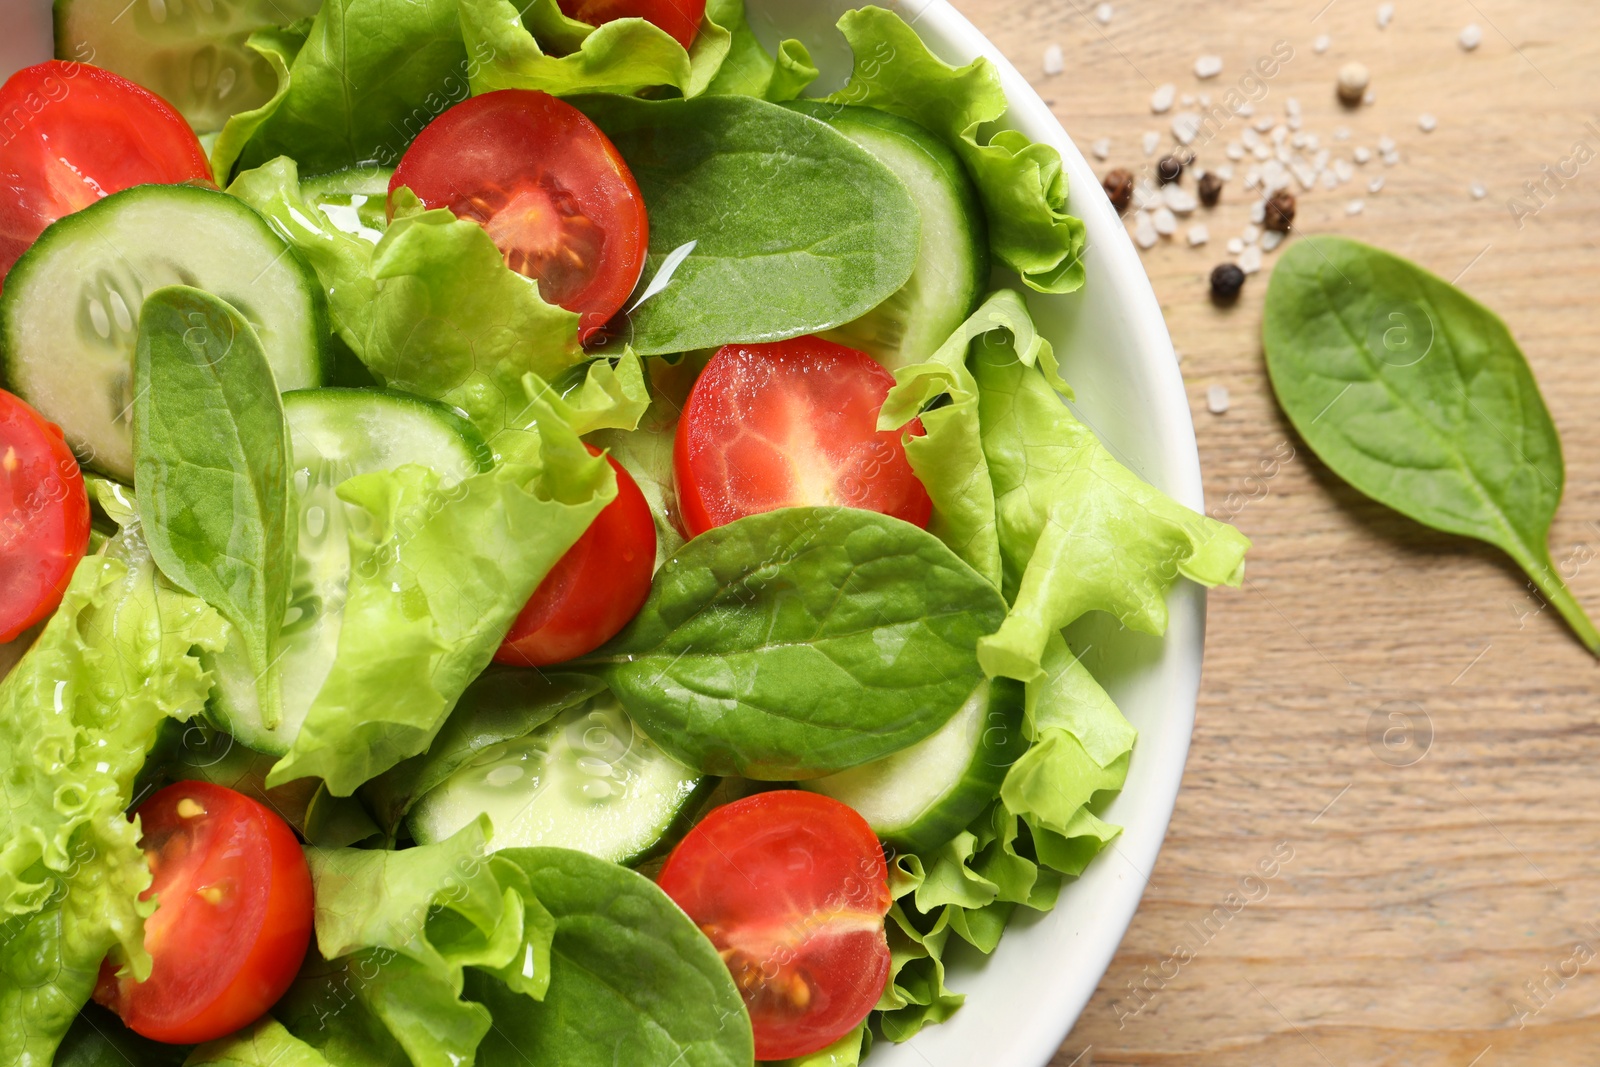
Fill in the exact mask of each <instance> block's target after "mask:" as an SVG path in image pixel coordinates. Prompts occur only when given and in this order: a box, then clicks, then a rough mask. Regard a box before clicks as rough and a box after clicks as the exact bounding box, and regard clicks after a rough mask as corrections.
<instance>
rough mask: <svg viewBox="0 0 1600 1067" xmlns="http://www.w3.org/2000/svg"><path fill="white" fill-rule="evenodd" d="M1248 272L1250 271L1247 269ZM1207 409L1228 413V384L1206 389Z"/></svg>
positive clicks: (1215, 413) (1214, 413)
mask: <svg viewBox="0 0 1600 1067" xmlns="http://www.w3.org/2000/svg"><path fill="white" fill-rule="evenodd" d="M1245 273H1246V274H1248V273H1250V272H1249V271H1245ZM1206 410H1207V411H1209V412H1211V414H1213V415H1226V414H1227V413H1228V387H1227V386H1226V385H1213V386H1212V387H1211V388H1209V389H1207V390H1206Z"/></svg>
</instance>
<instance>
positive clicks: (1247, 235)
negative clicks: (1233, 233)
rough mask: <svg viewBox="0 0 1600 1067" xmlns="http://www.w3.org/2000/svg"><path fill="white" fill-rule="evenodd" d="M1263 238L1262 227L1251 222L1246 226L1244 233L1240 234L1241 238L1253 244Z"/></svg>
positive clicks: (1246, 242) (1248, 243)
mask: <svg viewBox="0 0 1600 1067" xmlns="http://www.w3.org/2000/svg"><path fill="white" fill-rule="evenodd" d="M1260 239H1261V227H1260V226H1257V225H1255V224H1254V223H1251V224H1250V225H1249V226H1246V227H1245V228H1244V233H1242V234H1240V235H1239V240H1241V241H1243V242H1244V243H1245V244H1247V245H1253V244H1255V243H1256V242H1257V241H1258V240H1260Z"/></svg>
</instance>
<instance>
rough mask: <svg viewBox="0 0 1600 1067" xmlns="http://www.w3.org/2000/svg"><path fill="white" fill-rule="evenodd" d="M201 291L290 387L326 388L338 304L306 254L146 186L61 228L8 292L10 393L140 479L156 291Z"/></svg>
mask: <svg viewBox="0 0 1600 1067" xmlns="http://www.w3.org/2000/svg"><path fill="white" fill-rule="evenodd" d="M174 284H182V285H191V286H194V287H195V288H196V289H204V290H206V291H207V292H210V293H214V294H216V295H217V296H219V297H221V298H222V299H223V300H226V301H227V302H228V303H230V304H232V305H233V306H234V307H235V308H237V309H238V311H239V313H240V314H241V315H243V316H244V317H245V319H247V320H248V321H249V323H250V325H251V326H252V327H254V328H255V331H256V333H257V334H258V335H259V336H260V338H261V346H262V348H263V349H264V350H265V351H266V354H267V360H268V362H270V363H271V364H272V370H273V373H274V374H275V375H276V376H277V379H278V388H279V389H282V390H290V389H305V388H308V387H312V386H317V385H321V384H322V382H323V376H324V374H325V373H326V366H325V363H326V359H327V343H328V307H327V298H326V297H325V296H324V295H323V291H322V284H321V283H320V282H319V281H318V280H317V277H316V275H315V274H314V273H312V271H311V268H310V267H308V266H306V265H305V263H304V261H302V260H301V258H300V256H299V255H298V254H297V253H296V252H295V251H294V249H293V248H291V247H290V246H289V244H288V243H286V242H285V241H284V239H283V238H282V237H279V236H278V234H277V233H275V232H273V229H272V227H271V226H269V225H268V224H267V221H266V220H265V219H263V218H262V217H261V216H260V215H258V214H256V213H255V212H254V211H253V210H251V209H250V208H249V207H248V206H246V205H245V204H244V203H243V202H242V201H239V200H237V199H235V198H234V197H231V196H229V195H228V194H226V193H219V192H217V191H216V190H215V189H202V188H199V187H196V186H189V185H139V186H135V187H134V188H132V189H127V190H124V191H123V192H120V193H115V194H113V195H111V196H108V197H106V198H105V199H104V200H100V201H97V202H96V203H94V204H91V205H90V206H88V207H86V208H84V209H83V210H82V211H78V212H74V213H73V214H71V215H68V216H66V217H65V218H62V219H58V220H57V221H56V222H54V223H52V224H51V225H50V227H49V228H48V229H46V230H45V231H44V233H42V234H41V235H40V236H39V239H38V240H37V241H36V242H34V245H33V247H32V248H30V249H28V251H26V252H24V253H23V254H22V258H20V259H18V260H17V262H16V265H15V266H14V267H12V268H11V273H10V274H8V275H6V279H5V289H4V292H3V293H0V345H3V346H4V352H3V357H0V370H3V373H0V384H4V385H5V387H6V388H8V389H10V390H11V391H12V392H14V393H16V394H17V395H18V396H20V397H22V398H23V399H24V400H26V401H27V402H28V403H30V404H32V405H33V406H34V407H35V408H37V409H38V411H39V413H40V414H42V415H43V416H44V417H45V418H47V419H49V420H50V421H51V422H53V423H55V424H56V425H58V426H60V427H61V429H62V431H63V432H64V433H65V434H66V438H67V443H68V444H69V445H71V446H72V449H73V451H74V452H76V453H77V454H78V456H79V457H80V459H82V460H84V462H85V463H86V464H87V465H89V466H92V467H94V468H95V469H96V470H100V471H103V472H104V473H106V474H109V475H111V476H112V477H113V478H116V479H118V480H119V481H122V482H128V483H131V482H132V481H133V435H132V428H131V419H132V411H133V350H134V345H135V343H136V342H137V340H138V333H139V312H140V309H142V308H143V307H144V297H145V294H146V293H150V292H154V291H155V290H157V289H159V288H161V287H162V286H166V285H174Z"/></svg>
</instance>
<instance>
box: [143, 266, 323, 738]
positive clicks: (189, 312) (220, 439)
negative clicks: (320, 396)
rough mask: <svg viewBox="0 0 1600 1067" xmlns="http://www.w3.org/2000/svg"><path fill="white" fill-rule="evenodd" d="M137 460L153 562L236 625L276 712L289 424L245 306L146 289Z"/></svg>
mask: <svg viewBox="0 0 1600 1067" xmlns="http://www.w3.org/2000/svg"><path fill="white" fill-rule="evenodd" d="M133 373H134V389H135V393H134V400H133V467H134V478H135V480H136V483H137V485H138V487H139V518H140V520H141V522H142V525H143V528H144V537H145V541H146V542H147V543H148V544H149V546H150V555H151V556H152V557H153V558H154V559H155V562H156V566H157V567H159V568H160V569H161V573H162V574H164V575H166V576H167V578H168V580H170V581H171V582H172V583H173V584H174V585H176V586H177V587H178V588H180V589H182V590H184V591H185V592H187V593H190V594H192V595H194V596H197V597H199V598H200V599H201V600H204V601H205V602H206V603H207V604H210V605H211V606H212V607H214V608H215V609H216V610H217V611H218V612H219V613H221V615H222V616H223V618H225V619H227V620H228V621H229V622H230V623H232V624H233V626H234V628H235V629H237V630H238V631H239V635H240V637H241V638H242V639H243V643H244V647H245V651H246V653H247V654H248V655H249V657H250V665H251V667H252V668H253V669H254V670H255V672H256V678H257V686H258V688H259V690H260V693H261V706H262V708H263V709H264V712H263V717H264V718H266V719H268V720H269V721H268V725H269V726H271V725H273V724H274V723H275V722H276V719H277V714H278V710H277V709H278V699H277V695H278V686H279V678H278V672H277V671H276V670H275V669H274V664H273V661H272V653H273V647H274V646H275V645H276V644H277V641H278V631H279V630H280V629H281V628H282V626H283V616H284V611H285V609H286V605H287V604H288V602H289V580H290V577H291V576H292V575H293V573H294V554H295V529H294V527H293V525H292V524H291V523H290V521H289V430H288V424H287V423H286V422H285V421H284V418H283V401H282V400H281V399H280V398H279V396H278V383H277V379H276V378H274V377H273V374H272V366H271V364H269V363H268V362H267V357H266V354H265V353H264V352H263V351H262V348H261V341H260V339H259V338H258V337H257V336H256V332H255V330H254V329H253V328H252V327H251V326H250V324H249V323H248V322H246V321H245V318H244V316H243V315H241V314H239V312H238V311H236V310H234V308H233V307H232V306H231V305H229V304H228V303H226V302H225V301H223V300H221V299H219V298H217V297H215V296H212V295H211V294H210V293H204V292H201V291H200V290H198V289H191V288H188V287H187V286H181V285H174V286H169V287H168V288H165V289H158V290H156V291H155V292H154V293H152V294H150V296H149V297H148V298H146V300H145V303H144V309H143V310H142V311H141V312H140V314H139V341H138V345H137V348H136V350H135V353H134V371H133Z"/></svg>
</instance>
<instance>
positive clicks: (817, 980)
mask: <svg viewBox="0 0 1600 1067" xmlns="http://www.w3.org/2000/svg"><path fill="white" fill-rule="evenodd" d="M658 884H659V885H660V886H661V888H662V890H664V891H665V892H666V894H667V895H668V896H670V897H671V898H672V899H673V900H674V901H676V902H677V904H678V906H679V907H680V908H682V909H683V910H684V911H685V912H686V913H687V914H688V916H689V918H691V919H693V920H694V921H695V923H696V924H697V925H698V926H699V927H700V929H701V930H702V931H704V933H705V935H706V936H707V937H709V938H710V939H711V942H712V944H714V945H716V946H717V949H718V951H719V952H721V953H722V956H723V958H724V959H725V960H727V961H728V969H729V971H731V972H732V974H733V978H734V984H735V985H737V986H738V987H739V992H740V995H741V996H742V997H743V998H744V1002H745V1007H746V1008H748V1009H749V1011H750V1022H751V1025H752V1026H753V1027H754V1030H755V1044H756V1059H758V1060H781V1059H789V1058H791V1057H795V1056H805V1055H809V1054H810V1053H813V1052H816V1051H817V1050H818V1049H823V1048H826V1047H827V1046H829V1045H831V1044H832V1043H833V1042H835V1041H837V1040H839V1038H841V1037H843V1036H844V1035H845V1034H847V1033H849V1032H850V1031H851V1030H852V1029H854V1027H855V1026H856V1025H857V1024H858V1023H860V1022H861V1020H862V1019H864V1018H866V1017H867V1013H868V1012H870V1011H871V1010H872V1009H873V1007H874V1006H875V1005H876V1004H877V1003H878V998H879V996H880V995H881V994H882V993H883V988H884V986H885V984H887V982H888V980H889V941H888V937H887V935H886V933H885V931H884V923H883V919H884V916H885V915H887V914H888V911H889V905H890V902H891V899H890V896H889V878H888V869H887V867H886V865H885V863H884V859H883V848H882V846H881V845H880V844H879V843H878V839H877V837H876V836H874V835H873V833H872V828H871V827H869V826H868V825H867V821H866V820H865V819H863V818H862V817H861V816H860V815H858V814H857V813H856V812H855V811H854V810H853V809H851V808H850V807H849V806H847V805H845V804H842V803H840V802H839V801H837V800H834V799H833V798H831V797H825V796H822V795H820V794H817V793H808V792H805V791H803V790H798V789H780V790H774V791H772V792H768V793H757V794H756V795H755V796H752V797H746V798H745V799H743V800H739V801H735V802H734V803H732V804H728V805H726V806H724V807H721V808H717V809H716V810H714V811H712V812H711V814H709V815H707V816H706V817H705V819H704V820H702V821H701V822H700V824H699V825H698V826H696V827H695V828H694V829H693V830H690V831H689V833H688V834H687V835H686V836H685V837H684V839H683V841H681V842H680V843H679V844H678V847H677V848H676V849H674V850H673V852H672V855H671V856H670V857H669V858H668V859H667V863H666V866H664V867H663V868H662V869H661V876H660V878H659V879H658Z"/></svg>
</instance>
